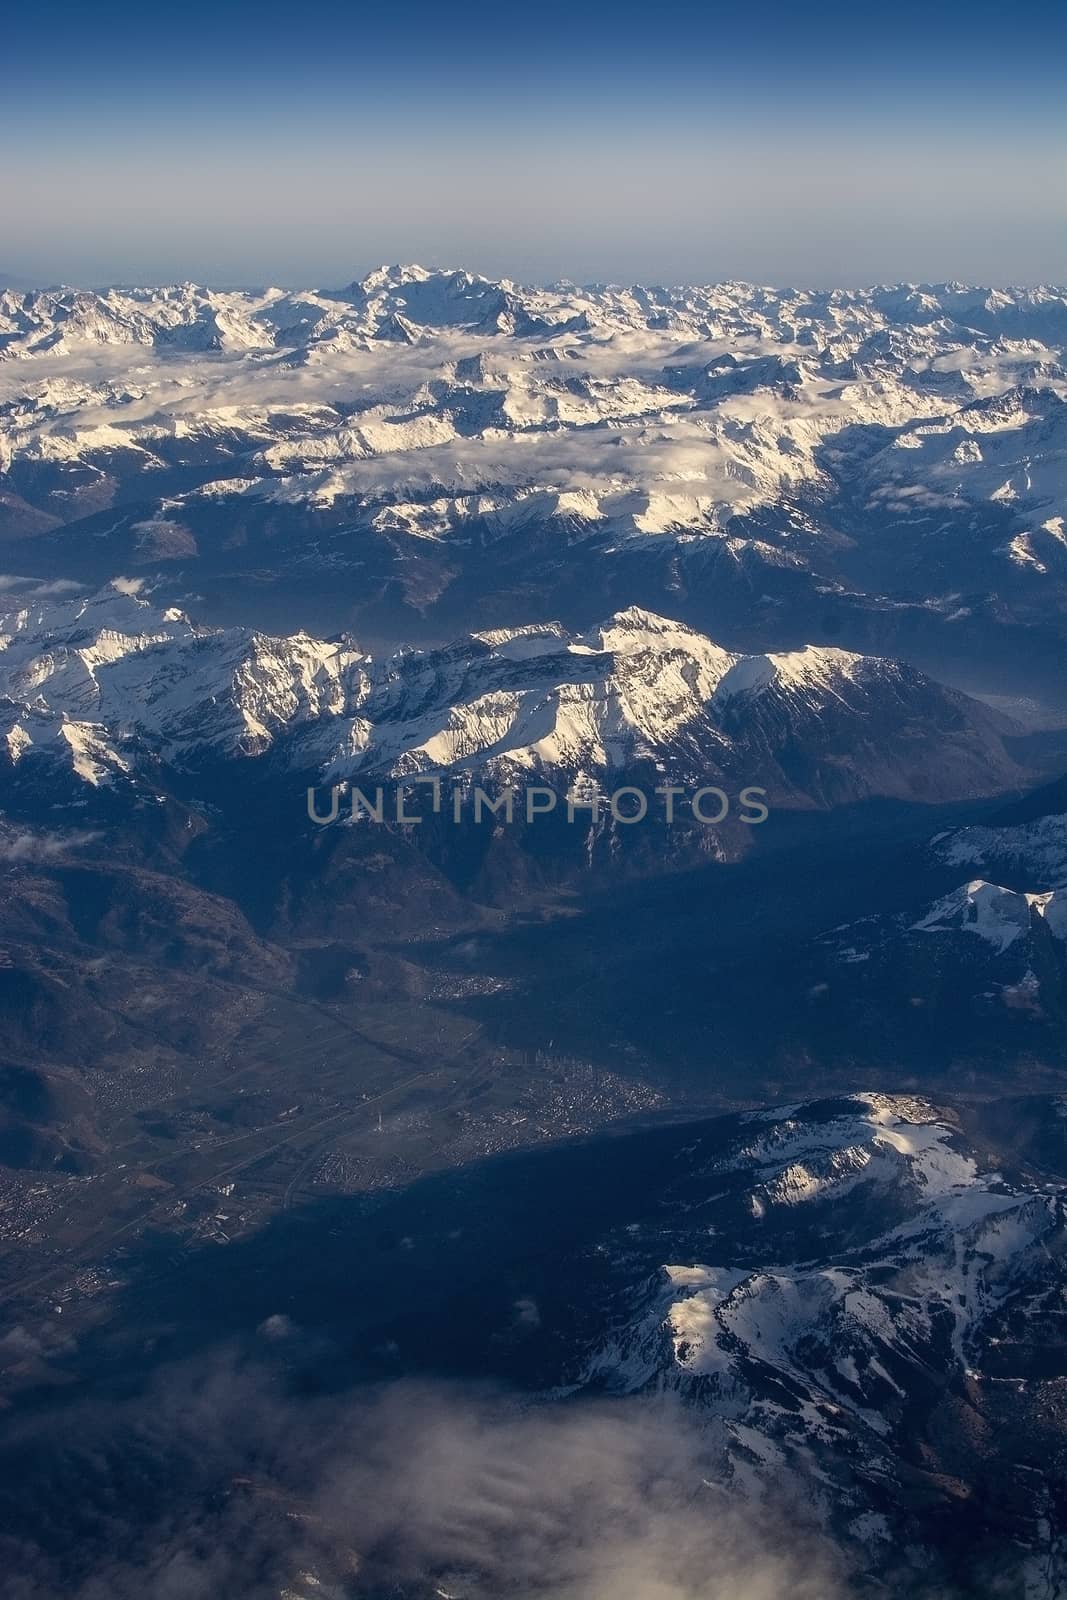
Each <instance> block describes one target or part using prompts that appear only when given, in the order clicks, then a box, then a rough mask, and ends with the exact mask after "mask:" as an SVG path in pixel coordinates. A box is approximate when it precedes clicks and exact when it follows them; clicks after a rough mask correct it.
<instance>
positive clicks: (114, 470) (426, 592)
mask: <svg viewBox="0 0 1067 1600" xmlns="http://www.w3.org/2000/svg"><path fill="white" fill-rule="evenodd" d="M1065 345H1067V294H1065V293H1064V292H1063V291H1061V290H1059V289H1051V288H1049V289H1039V290H1010V291H993V290H983V289H968V288H964V287H961V286H959V285H940V286H933V287H916V286H908V285H904V286H898V287H895V288H881V289H869V290H833V291H819V292H814V291H803V290H771V289H765V288H758V287H754V286H752V285H746V284H720V285H713V286H708V287H690V288H678V289H666V288H638V287H634V288H626V289H623V288H612V287H594V288H587V289H579V288H576V287H574V286H572V285H557V286H555V287H552V288H549V289H532V288H527V287H522V286H520V285H517V284H514V283H511V282H509V281H506V280H505V281H501V282H495V281H491V280H488V279H484V278H479V277H477V276H475V275H473V274H471V273H468V272H442V271H436V270H429V269H425V268H421V267H392V268H382V269H380V270H379V271H376V272H373V273H370V274H369V275H368V276H367V277H366V278H364V279H363V280H362V281H360V282H355V283H352V284H350V285H349V286H348V287H347V288H344V289H340V290H335V291H311V290H306V291H305V290H300V291H288V290H285V291H283V290H281V289H270V290H265V291H262V292H251V291H212V290H207V289H201V288H197V287H195V286H192V285H181V286H177V287H170V288H159V289H108V290H104V291H100V292H83V291H74V290H66V289H54V290H42V291H36V292H31V293H22V292H14V291H10V290H9V291H6V292H4V293H2V294H0V560H2V562H3V565H4V566H5V567H6V568H7V570H8V571H9V572H10V573H17V574H22V575H33V576H51V577H55V576H60V577H64V578H67V579H70V578H72V577H74V578H79V579H83V580H85V581H88V582H96V583H99V582H100V581H102V580H103V579H105V578H108V577H110V576H112V575H114V574H115V573H116V572H132V573H134V574H135V575H136V574H142V575H147V574H152V575H155V576H159V575H160V574H162V575H164V576H165V577H166V579H167V581H168V582H169V584H170V586H171V591H172V592H171V594H170V596H169V598H171V599H173V600H176V601H177V600H181V598H182V597H183V596H184V595H187V594H188V593H189V590H190V586H191V587H192V590H193V592H196V589H197V585H198V584H202V583H203V582H205V580H206V579H207V578H208V577H209V576H210V578H211V581H212V584H213V585H221V586H222V591H223V592H224V593H225V595H226V596H227V597H228V599H229V600H231V601H236V600H237V599H240V600H241V602H242V604H243V605H244V606H245V607H246V609H247V608H249V607H250V608H252V609H253V610H254V609H255V603H256V596H257V594H258V596H259V600H260V602H261V606H262V607H263V608H265V607H266V600H265V598H264V596H265V595H266V594H267V593H268V591H269V592H270V593H272V594H273V596H274V600H275V601H276V602H277V604H276V605H275V606H274V611H275V612H276V611H277V610H278V609H279V608H282V609H284V602H285V600H286V599H287V600H288V601H289V603H290V605H291V604H292V603H294V601H295V597H296V596H297V595H298V594H299V596H300V598H301V602H302V605H303V614H302V615H301V617H300V619H299V620H300V621H301V622H303V623H304V625H305V626H308V627H310V628H311V629H312V631H325V632H328V633H329V632H333V631H336V630H337V628H338V627H339V626H342V625H352V626H355V627H356V629H357V631H359V629H360V624H361V619H362V618H364V617H371V618H373V619H374V623H375V629H376V631H377V632H379V633H380V632H381V631H383V630H384V631H385V632H386V633H388V634H389V636H390V637H391V638H392V639H393V640H399V639H402V638H407V637H410V636H411V634H412V631H413V628H414V627H415V625H417V624H418V625H422V626H424V627H426V628H428V629H429V631H430V634H431V636H433V637H434V638H435V639H437V640H439V639H440V638H441V637H447V636H450V635H452V634H454V633H455V632H457V631H460V630H461V629H462V628H463V627H470V626H472V625H473V626H478V627H492V626H496V625H498V624H499V623H500V621H501V620H503V621H505V622H506V623H507V624H508V625H515V626H517V625H521V624H522V623H524V622H527V621H529V620H531V619H533V620H546V619H549V618H552V617H559V616H562V617H563V618H564V620H565V621H566V622H567V623H568V625H569V626H573V625H578V626H582V627H587V626H589V625H591V624H592V623H593V622H595V621H596V620H597V618H599V617H602V616H605V615H607V614H608V613H610V612H612V611H615V610H618V609H620V607H623V608H625V606H627V605H629V604H632V603H638V604H643V605H646V606H648V607H650V608H651V609H655V610H660V611H666V612H667V613H668V614H670V613H671V611H672V609H673V608H672V606H671V605H670V604H669V603H668V601H669V600H671V599H673V600H674V602H675V603H676V607H677V606H680V607H682V609H683V611H684V614H685V619H686V620H687V621H689V622H690V623H693V624H694V625H696V626H698V627H701V628H702V629H704V630H710V631H711V632H712V634H713V635H714V636H716V637H722V638H726V640H727V643H728V644H729V645H730V646H731V647H732V648H742V649H745V650H750V649H762V648H766V647H768V645H771V644H773V645H774V646H775V647H776V648H781V649H795V648H798V647H799V646H800V645H802V644H804V643H806V642H808V641H809V640H811V639H815V640H817V641H819V642H834V643H839V644H844V643H849V644H851V645H855V646H856V647H858V648H861V649H871V648H875V649H877V650H878V651H880V652H881V653H888V654H892V653H902V654H907V653H908V651H909V650H914V651H916V652H918V654H919V655H921V653H922V649H923V648H924V647H925V648H933V646H932V644H931V641H932V640H936V642H937V648H938V649H946V648H950V649H952V650H953V651H954V652H955V653H956V654H957V655H958V656H959V657H960V658H961V659H965V660H967V661H968V662H970V661H973V660H975V659H977V660H978V661H979V662H982V661H988V659H989V654H990V652H989V649H988V644H989V641H990V639H992V638H993V636H994V635H996V636H998V637H1003V638H1004V639H1005V649H1006V647H1007V643H1008V642H1010V641H1009V634H1010V635H1011V639H1012V640H1014V634H1013V633H1012V630H1015V629H1026V630H1033V629H1034V628H1035V627H1036V628H1040V629H1043V630H1046V633H1045V634H1042V636H1041V637H1040V638H1038V639H1036V641H1030V644H1031V659H1032V660H1033V661H1034V663H1035V664H1038V663H1039V662H1040V661H1042V660H1045V661H1046V662H1047V674H1046V675H1047V676H1048V678H1049V679H1050V681H1051V680H1052V679H1054V676H1055V673H1054V666H1053V661H1054V656H1055V651H1056V649H1057V648H1058V645H1057V643H1056V641H1057V640H1058V639H1059V629H1060V627H1061V623H1062V619H1063V617H1064V615H1065V614H1067V535H1065V532H1064V520H1063V519H1064V515H1065V510H1067V476H1065V467H1064V463H1065V460H1067V420H1065V419H1067V405H1065V404H1064V399H1065V397H1067V370H1065V367H1064V360H1063V351H1064V347H1065ZM490 552H492V554H491V555H490ZM273 615H274V612H272V617H273ZM255 620H257V621H261V620H262V619H261V618H258V617H257V618H256V619H255ZM1046 634H1047V637H1046ZM905 646H906V647H905ZM1009 659H1014V655H1010V656H1009ZM919 664H922V661H921V660H920V662H919Z"/></svg>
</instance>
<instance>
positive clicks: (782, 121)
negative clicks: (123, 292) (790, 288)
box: [0, 0, 1067, 284]
mask: <svg viewBox="0 0 1067 1600" xmlns="http://www.w3.org/2000/svg"><path fill="white" fill-rule="evenodd" d="M4 56H5V74H4V75H5V93H4V97H3V105H2V109H0V136H2V137H3V141H4V149H5V153H6V159H5V162H4V163H3V175H2V177H0V206H2V210H0V215H2V218H3V222H2V233H0V272H6V273H12V274H15V275H16V276H18V277H21V278H25V279H32V280H38V281H42V280H43V281H55V280H57V279H63V280H65V281H69V282H80V283H97V282H104V281H131V280H134V279H156V280H159V279H175V278H185V277H194V278H197V279H200V280H206V281H209V282H216V283H265V282H281V283H286V284H290V283H307V284H310V283H319V284H338V283H343V282H346V281H348V280H349V279H351V278H352V277H353V276H355V275H357V274H358V273H360V272H361V271H363V270H365V269H366V268H367V267H368V266H371V265H374V264H376V263H377V262H379V261H382V260H421V261H424V262H427V263H430V264H434V263H439V264H444V265H466V266H471V267H473V268H475V269H477V270H481V271H485V272H489V273H493V274H499V273H507V274H510V275H512V276H515V277H519V278H526V279H531V280H534V279H550V278H555V277H561V276H566V277H571V278H575V279H580V280H589V279H612V280H616V281H620V280H621V281H631V280H638V279H642V280H645V281H649V280H654V281H667V280H671V281H680V280H683V279H702V280H708V279H712V278H721V277H730V276H732V277H745V278H749V279H755V280H757V281H763V282H773V283H779V284H781V283H794V282H795V283H815V284H818V283H829V282H844V281H849V282H870V281H885V280H888V279H897V278H911V279H943V278H953V277H955V278H963V279H969V280H972V281H974V280H980V281H986V282H1009V281H1010V282H1037V281H1049V280H1053V279H1055V280H1060V281H1062V280H1063V279H1065V278H1067V223H1065V216H1067V183H1065V178H1064V173H1065V172H1067V114H1065V112H1064V108H1063V107H1064V93H1063V86H1064V78H1065V76H1067V74H1065V70H1064V65H1065V62H1067V6H1064V5H1063V4H1062V3H1059V4H1055V5H1054V4H1052V3H1051V0H1019V3H1017V4H1014V5H1012V6H1011V7H1006V6H1004V5H1002V4H1001V5H992V4H988V3H985V0H977V3H971V4H966V5H965V4H962V3H957V0H952V3H949V4H941V5H930V4H926V5H919V4H914V3H912V0H908V3H907V4H904V5H898V6H891V7H888V8H881V7H873V6H869V5H868V6H860V5H856V6H846V5H843V4H840V3H837V0H834V3H830V4H823V5H813V4H797V5H783V4H778V3H774V0H772V3H771V4H766V5H761V6H759V7H752V6H745V7H742V6H739V5H722V4H716V3H714V0H713V3H711V4H703V5H698V4H694V3H690V0H662V3H657V4H645V5H640V6H639V5H636V4H632V3H629V0H620V3H618V4H615V5H611V6H608V5H603V4H590V3H585V4H582V3H579V4H578V5H576V6H565V5H562V4H559V3H555V0H553V3H551V4H547V5H534V6H516V7H511V8H507V9H505V8H501V7H491V6H489V5H486V4H474V5H471V4H464V5H460V4H457V3H455V0H452V3H448V0H442V3H438V4H433V5H431V4H425V3H422V0H407V3H402V4H400V5H395V6H393V7H390V8H388V9H386V8H384V7H383V8H374V9H360V8H359V7H357V6H355V5H348V6H343V7H342V6H332V5H326V6H321V5H316V6H314V7H312V6H308V7H306V8H304V9H301V8H299V7H297V6H294V5H292V4H289V5H286V6H282V5H279V4H274V3H267V4H260V5H256V6H252V5H239V4H234V3H232V0H221V3H220V4H217V5H208V4H205V3H202V0H192V3H191V4H186V5H182V6H180V7H178V6H173V5H153V6H151V7H139V6H135V5H132V4H129V3H126V0H110V3H108V4H103V5H95V6H94V5H91V4H82V5H72V4H57V3H54V0H45V3H44V5H43V6H38V7H36V8H33V9H31V8H29V7H23V8H20V9H19V11H17V12H16V13H14V14H13V15H12V16H11V17H10V18H9V20H8V22H7V23H6V25H5V38H4Z"/></svg>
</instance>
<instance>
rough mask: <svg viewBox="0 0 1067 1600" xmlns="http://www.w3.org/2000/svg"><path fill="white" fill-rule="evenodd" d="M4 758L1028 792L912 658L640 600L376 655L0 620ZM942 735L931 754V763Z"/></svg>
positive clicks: (133, 602)
mask: <svg viewBox="0 0 1067 1600" xmlns="http://www.w3.org/2000/svg"><path fill="white" fill-rule="evenodd" d="M0 695H2V697H3V699H2V702H0V705H2V707H3V710H2V713H0V714H2V717H3V754H4V755H5V756H6V764H7V767H8V771H9V773H10V774H12V776H14V777H16V778H17V777H18V776H20V775H21V774H22V773H23V772H29V771H37V772H38V774H39V773H40V771H41V770H42V768H41V764H42V762H45V761H47V762H48V763H50V764H53V765H56V766H58V767H60V768H61V769H62V770H64V771H66V772H69V773H71V774H73V775H74V776H75V777H77V778H78V779H80V780H81V781H82V782H83V783H84V784H85V785H86V786H87V787H89V788H97V787H99V786H100V785H101V784H105V783H113V782H115V781H119V780H126V781H128V782H132V783H135V784H136V783H141V784H142V785H143V784H144V783H145V782H146V781H150V777H151V774H152V772H153V771H154V770H155V769H156V767H157V766H158V764H159V763H162V764H163V765H164V766H170V767H176V768H179V769H190V768H196V767H203V766H204V765H205V764H206V763H208V762H216V763H225V762H232V761H247V762H250V763H253V764H254V763H255V762H256V760H257V759H259V760H260V762H261V764H262V762H263V759H264V758H268V757H269V758H270V759H269V763H268V764H269V765H270V767H271V770H272V771H275V772H276V771H279V770H280V771H283V772H285V771H288V772H305V773H308V774H311V775H312V776H313V777H315V778H316V779H317V780H319V781H321V782H322V783H324V784H326V785H331V784H335V783H338V782H341V781H343V780H350V779H355V778H359V779H363V778H364V777H367V776H372V777H373V776H377V777H386V778H391V779H393V780H395V781H400V780H402V779H404V778H414V777H417V776H426V775H435V776H438V777H451V778H456V779H459V778H463V777H468V778H471V777H473V778H484V779H486V781H489V780H490V779H492V780H496V781H497V782H498V783H503V782H509V781H510V782H517V781H519V780H522V779H533V778H534V777H537V778H540V779H542V780H547V781H548V782H550V783H554V784H556V785H557V786H560V785H561V786H563V787H564V788H566V787H567V785H568V784H573V783H574V782H576V781H579V780H583V781H586V782H592V783H594V784H596V785H599V786H601V787H603V786H605V785H607V784H608V780H609V777H610V775H611V774H613V773H614V774H619V773H624V774H625V773H633V772H635V771H636V770H637V769H639V768H642V767H643V768H645V769H646V770H647V772H648V774H649V776H650V778H652V779H664V780H669V781H670V782H672V783H680V784H689V785H692V786H699V785H701V784H708V785H719V784H730V785H732V786H733V787H734V788H735V789H736V788H737V787H739V786H746V785H752V786H759V787H761V788H762V790H763V791H764V794H765V795H769V796H770V797H771V799H772V800H773V801H774V802H775V803H779V804H785V805H791V806H797V805H800V806H806V805H816V806H825V805H829V804H833V803H837V802H843V801H852V800H857V799H862V798H864V797H867V796H872V795H883V796H894V797H899V798H915V797H919V798H922V799H926V800H937V799H959V798H964V797H969V796H972V795H982V794H990V793H996V792H997V791H1000V790H1004V789H1007V788H1011V787H1013V786H1018V785H1019V784H1020V783H1021V782H1022V781H1023V780H1024V778H1025V773H1024V770H1023V769H1022V768H1020V766H1019V765H1018V764H1017V763H1016V762H1015V761H1014V760H1013V759H1012V757H1011V756H1010V755H1009V754H1008V752H1007V750H1006V748H1005V746H1004V743H1003V739H1004V736H1005V735H1006V734H1008V733H1010V732H1012V731H1013V725H1012V723H1011V722H1010V720H1009V719H1007V718H1004V717H1002V716H999V715H998V714H997V713H995V712H993V711H990V710H989V709H988V708H987V707H985V706H983V705H981V704H980V703H978V702H977V701H974V700H970V699H968V698H967V697H966V696H964V695H961V694H959V693H957V692H955V691H954V690H951V689H946V688H944V687H942V686H941V685H939V684H936V683H934V682H932V681H931V680H929V679H928V678H926V677H924V676H923V675H922V674H921V673H919V672H917V671H915V670H914V669H913V668H910V667H907V666H905V665H903V664H902V663H900V662H895V661H886V660H881V659H878V658H871V657H864V656H859V655H856V654H854V653H850V652H847V651H844V650H839V649H835V648H826V647H823V648H819V647H809V648H807V649H804V650H801V651H794V652H786V653H774V652H771V653H768V654H762V655H751V656H749V655H743V654H737V653H736V652H731V651H727V650H724V649H722V648H721V647H720V646H718V645H716V644H715V643H713V642H712V641H711V640H710V639H707V638H706V637H704V636H703V635H701V634H699V633H697V632H695V631H694V630H692V629H690V628H687V627H686V626H684V625H683V624H679V623H676V622H673V621H671V620H670V619H668V618H665V617H661V616H656V615H654V614H653V613H650V612H647V611H642V610H640V609H639V608H637V607H631V608H629V609H628V610H627V611H624V612H619V613H617V614H616V615H615V616H614V617H612V618H610V619H608V621H607V622H605V623H603V624H602V625H600V626H599V627H597V628H594V629H591V630H589V631H588V632H586V633H581V634H572V633H569V632H567V630H565V629H564V628H563V627H562V626H561V625H559V624H553V625H550V626H539V625H531V626H528V627H524V628H516V629H498V630H495V631H493V632H490V633H484V634H473V635H469V636H468V637H467V638H466V639H461V640H458V641H457V642H456V643H455V644H453V645H451V646H449V647H447V648H445V649H441V650H435V651H419V650H405V651H401V652H400V653H398V654H396V655H393V656H388V657H385V658H382V657H374V656H372V655H369V654H365V653H363V652H362V651H361V650H360V649H359V648H358V646H357V645H356V643H355V642H354V641H353V640H352V639H350V638H342V639H340V640H332V641H327V640H319V639H313V638H311V637H309V636H308V635H307V634H304V633H299V634H295V635H292V636H290V637H287V638H278V637H271V636H267V635H264V634H261V633H255V632H252V631H250V630H248V629H244V628H240V627H236V628H229V629H210V628H204V627H197V626H196V625H194V624H193V623H192V622H190V620H189V619H188V618H187V617H186V616H185V615H184V614H183V613H181V612H179V611H177V610H175V609H173V608H171V609H167V610H163V611H160V610H158V609H157V608H155V607H154V606H153V605H151V604H150V603H149V602H148V601H147V600H145V599H142V598H140V597H139V596H138V595H136V594H134V593H131V592H129V591H128V589H124V588H122V587H120V588H119V589H115V588H110V589H108V590H104V591H101V592H100V593H98V594H97V595H95V596H93V597H91V598H89V599H87V600H81V599H79V600H70V601H65V600H64V601H57V602H44V603H41V602H34V603H33V604H31V605H30V606H27V607H25V608H23V609H20V610H18V611H14V612H10V613H8V614H7V615H5V616H0ZM935 751H936V756H937V759H936V761H935V760H933V759H932V757H933V755H934V752H935Z"/></svg>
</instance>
